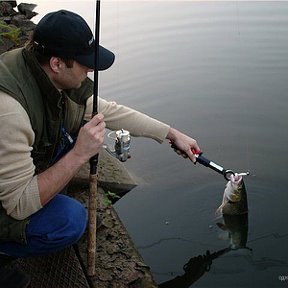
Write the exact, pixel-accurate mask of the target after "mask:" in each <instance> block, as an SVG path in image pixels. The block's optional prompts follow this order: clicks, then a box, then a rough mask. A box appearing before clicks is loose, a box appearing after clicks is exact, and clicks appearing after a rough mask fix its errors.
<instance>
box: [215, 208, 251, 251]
mask: <svg viewBox="0 0 288 288" xmlns="http://www.w3.org/2000/svg"><path fill="white" fill-rule="evenodd" d="M223 220H224V223H217V226H218V227H219V228H220V229H221V230H222V232H223V233H225V234H222V237H221V238H222V239H224V237H223V236H225V239H226V240H228V239H229V240H230V246H229V247H230V249H231V250H236V249H241V248H246V249H248V250H251V249H250V248H248V247H247V246H246V244H247V239H248V213H245V214H241V215H223Z"/></svg>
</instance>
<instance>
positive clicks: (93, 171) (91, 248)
mask: <svg viewBox="0 0 288 288" xmlns="http://www.w3.org/2000/svg"><path fill="white" fill-rule="evenodd" d="M99 34H100V0H96V17H95V57H94V58H95V59H94V87H93V110H92V118H93V117H94V116H95V115H96V114H98V79H99V70H98V68H97V67H98V63H99ZM98 156H99V154H96V155H94V156H93V157H91V159H90V176H89V203H88V239H87V274H88V276H94V275H95V262H96V232H97V165H98Z"/></svg>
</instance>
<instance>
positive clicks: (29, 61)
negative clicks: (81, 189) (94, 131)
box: [0, 48, 93, 242]
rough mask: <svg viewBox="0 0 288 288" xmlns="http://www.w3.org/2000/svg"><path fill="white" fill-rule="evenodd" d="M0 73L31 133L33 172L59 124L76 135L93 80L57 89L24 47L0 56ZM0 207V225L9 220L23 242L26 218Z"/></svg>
mask: <svg viewBox="0 0 288 288" xmlns="http://www.w3.org/2000/svg"><path fill="white" fill-rule="evenodd" d="M0 75H1V76H0V90H2V91H4V92H6V93H7V94H9V95H11V97H13V98H15V99H16V100H17V101H18V102H19V103H20V104H21V105H22V106H23V108H24V109H25V110H26V112H27V114H28V116H29V118H30V122H31V126H32V129H33V131H34V133H35V141H34V144H33V150H32V152H31V156H32V158H33V162H34V165H35V167H36V171H35V173H39V172H41V171H43V170H46V169H47V168H48V167H49V165H51V160H52V157H53V154H54V153H55V149H56V148H57V146H58V145H59V141H60V132H61V131H60V130H61V127H62V125H63V126H64V127H65V129H66V131H67V132H68V133H69V134H70V135H71V136H75V137H76V136H77V134H78V132H79V129H80V128H81V125H82V122H83V117H84V113H85V108H86V101H87V99H88V98H89V97H90V96H91V95H92V93H93V82H92V81H91V80H90V79H89V78H87V79H86V80H85V81H84V82H83V83H82V85H81V87H80V88H79V89H73V90H67V91H66V90H65V91H62V92H59V91H58V90H57V89H56V88H55V87H54V86H53V84H52V83H51V81H50V80H49V78H48V77H47V75H46V73H45V72H44V71H43V70H42V68H41V67H40V65H39V64H38V61H37V60H36V58H35V57H34V55H33V54H32V53H30V52H28V51H27V50H26V49H25V48H20V49H16V50H13V51H9V52H6V53H4V54H2V55H1V56H0ZM0 137H1V136H0ZM1 210H3V208H2V206H1V205H0V228H1V227H4V226H5V223H6V224H7V225H8V224H9V223H10V222H11V221H12V226H13V231H14V232H15V229H16V230H17V229H18V228H17V227H19V233H14V232H13V233H12V234H13V237H12V240H18V241H19V240H20V241H21V242H23V229H25V227H26V224H27V221H29V219H26V220H23V221H16V220H14V219H13V218H11V217H9V216H7V215H6V214H5V213H3V211H1ZM4 216H5V217H4ZM4 218H7V219H6V220H5V219H4ZM3 221H4V223H3ZM5 221H6V222H5ZM8 222H9V223H8ZM15 223H16V224H17V223H19V225H18V224H17V225H16V224H15ZM23 223H24V224H23ZM2 225H4V226H2ZM9 225H11V223H10V224H9ZM5 227H6V226H5ZM4 230H5V229H4ZM6 230H7V229H6ZM8 230H9V229H8ZM1 231H3V229H2V228H1V229H0V239H3V240H4V239H5V240H7V239H8V238H9V239H10V238H11V237H10V236H9V235H6V234H5V235H2V234H3V233H1ZM24 231H25V230H24ZM10 234H11V233H10ZM12 234H11V235H12ZM24 234H25V233H24Z"/></svg>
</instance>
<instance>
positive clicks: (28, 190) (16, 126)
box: [0, 91, 169, 220]
mask: <svg viewBox="0 0 288 288" xmlns="http://www.w3.org/2000/svg"><path fill="white" fill-rule="evenodd" d="M91 112H92V98H90V99H88V101H87V110H86V117H87V120H89V119H90V117H91ZM99 112H101V113H103V114H104V117H105V118H104V120H105V122H106V127H107V128H108V129H111V130H119V129H121V128H124V129H126V130H129V131H130V133H131V135H133V136H143V137H149V138H152V139H154V140H156V141H158V142H159V143H161V142H163V141H164V139H165V137H166V136H167V134H168V131H169V126H168V125H166V124H164V123H162V122H159V121H158V120H155V119H153V118H151V117H148V116H147V115H145V114H143V113H140V112H138V111H135V110H133V109H130V108H128V107H126V106H123V105H118V104H117V103H116V102H108V101H105V100H103V99H99ZM0 121H1V122H0V123H1V125H0V201H1V203H2V206H3V207H4V208H5V209H6V211H7V214H8V215H11V216H12V217H13V218H15V219H18V220H21V219H24V218H26V217H28V216H30V215H31V214H33V213H35V212H36V211H38V210H39V209H41V208H42V206H41V203H40V197H39V190H38V184H37V175H34V173H35V166H34V164H33V159H32V158H31V154H30V153H31V150H32V145H33V143H34V136H35V135H34V132H33V130H32V127H31V123H30V120H29V117H28V115H27V113H26V111H25V110H24V108H23V107H22V106H21V104H20V103H19V102H17V101H16V100H15V99H14V98H12V97H10V96H9V95H7V94H5V93H4V92H2V91H0Z"/></svg>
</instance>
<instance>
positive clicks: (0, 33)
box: [0, 20, 21, 44]
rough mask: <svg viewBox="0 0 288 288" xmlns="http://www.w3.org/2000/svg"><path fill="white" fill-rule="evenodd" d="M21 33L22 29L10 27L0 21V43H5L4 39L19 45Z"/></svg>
mask: <svg viewBox="0 0 288 288" xmlns="http://www.w3.org/2000/svg"><path fill="white" fill-rule="evenodd" d="M20 33H21V30H20V28H17V27H16V26H13V25H8V24H7V23H5V22H4V21H1V20H0V43H4V42H3V40H2V37H3V38H6V39H9V40H11V41H12V42H13V43H15V44H17V43H18V38H19V35H20Z"/></svg>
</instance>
